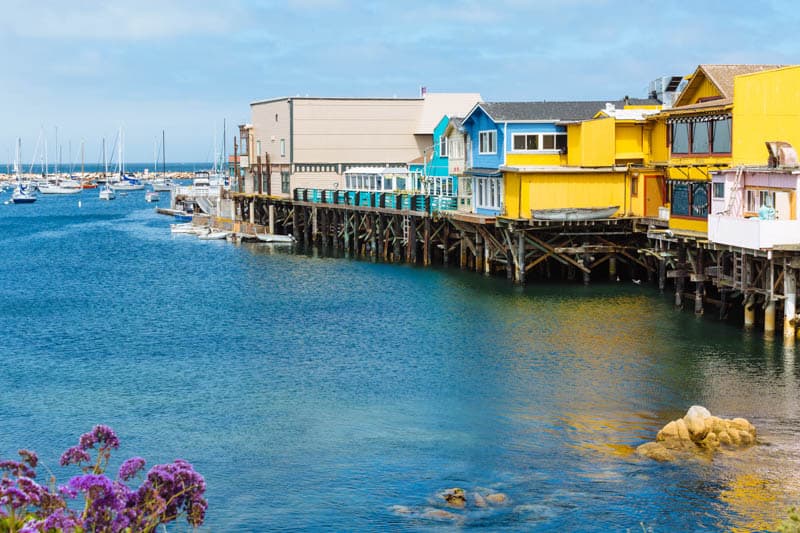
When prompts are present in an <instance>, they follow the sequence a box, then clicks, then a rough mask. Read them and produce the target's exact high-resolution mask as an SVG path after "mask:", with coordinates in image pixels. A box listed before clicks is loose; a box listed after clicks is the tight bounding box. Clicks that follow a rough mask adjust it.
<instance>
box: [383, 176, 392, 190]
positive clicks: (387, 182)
mask: <svg viewBox="0 0 800 533" xmlns="http://www.w3.org/2000/svg"><path fill="white" fill-rule="evenodd" d="M383 190H385V191H391V190H392V178H384V180H383Z"/></svg>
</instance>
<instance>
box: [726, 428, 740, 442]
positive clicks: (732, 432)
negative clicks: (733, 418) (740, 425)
mask: <svg viewBox="0 0 800 533" xmlns="http://www.w3.org/2000/svg"><path fill="white" fill-rule="evenodd" d="M728 435H729V438H730V440H731V443H730V445H731V446H738V445H739V444H741V442H742V439H741V438H740V437H739V430H738V429H736V428H728Z"/></svg>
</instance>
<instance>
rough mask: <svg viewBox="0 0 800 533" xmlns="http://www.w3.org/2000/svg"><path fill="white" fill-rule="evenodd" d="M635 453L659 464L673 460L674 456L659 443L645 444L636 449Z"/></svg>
mask: <svg viewBox="0 0 800 533" xmlns="http://www.w3.org/2000/svg"><path fill="white" fill-rule="evenodd" d="M636 453H638V454H639V455H642V456H644V457H649V458H650V459H654V460H656V461H660V462H665V461H674V460H675V455H673V454H672V452H671V451H669V450H668V449H667V448H666V447H665V446H664V445H663V444H661V443H660V442H646V443H644V444H642V445H641V446H639V447H638V448H636Z"/></svg>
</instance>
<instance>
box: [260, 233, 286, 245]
mask: <svg viewBox="0 0 800 533" xmlns="http://www.w3.org/2000/svg"><path fill="white" fill-rule="evenodd" d="M256 237H257V238H258V240H259V241H261V242H272V243H285V244H291V243H293V242H294V237H292V236H291V235H278V234H276V233H263V234H262V233H256Z"/></svg>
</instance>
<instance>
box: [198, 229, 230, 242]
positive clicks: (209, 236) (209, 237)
mask: <svg viewBox="0 0 800 533" xmlns="http://www.w3.org/2000/svg"><path fill="white" fill-rule="evenodd" d="M228 233H229V232H227V231H214V230H212V229H211V228H208V232H207V233H198V235H197V238H198V239H200V240H201V241H217V240H222V239H225V238H227V237H228Z"/></svg>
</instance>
